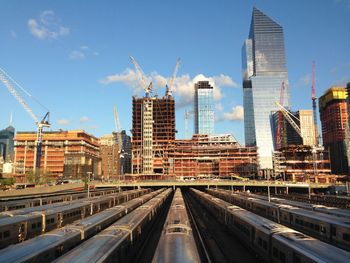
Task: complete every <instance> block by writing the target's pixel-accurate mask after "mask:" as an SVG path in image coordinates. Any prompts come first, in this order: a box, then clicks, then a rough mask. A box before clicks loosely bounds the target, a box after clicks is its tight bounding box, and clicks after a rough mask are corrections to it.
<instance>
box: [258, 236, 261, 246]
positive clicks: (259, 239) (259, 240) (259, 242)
mask: <svg viewBox="0 0 350 263" xmlns="http://www.w3.org/2000/svg"><path fill="white" fill-rule="evenodd" d="M258 244H259V246H262V239H261V238H260V237H259V238H258Z"/></svg>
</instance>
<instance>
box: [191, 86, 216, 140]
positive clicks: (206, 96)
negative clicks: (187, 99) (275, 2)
mask: <svg viewBox="0 0 350 263" xmlns="http://www.w3.org/2000/svg"><path fill="white" fill-rule="evenodd" d="M213 91H214V90H213V87H212V86H211V85H210V84H209V81H198V82H197V83H196V84H195V85H194V133H195V134H213V133H214V94H213Z"/></svg>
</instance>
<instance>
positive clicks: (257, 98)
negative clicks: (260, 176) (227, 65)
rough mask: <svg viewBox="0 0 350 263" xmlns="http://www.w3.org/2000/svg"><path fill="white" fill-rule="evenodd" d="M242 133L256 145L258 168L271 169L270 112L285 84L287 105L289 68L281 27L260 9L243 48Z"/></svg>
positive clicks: (253, 16) (246, 141) (255, 9)
mask: <svg viewBox="0 0 350 263" xmlns="http://www.w3.org/2000/svg"><path fill="white" fill-rule="evenodd" d="M242 66H243V106H244V133H245V143H246V145H247V146H257V147H258V154H259V162H260V169H261V170H262V172H263V173H264V174H265V176H269V174H270V173H271V172H272V168H273V166H272V152H273V150H274V144H273V136H272V128H271V127H272V125H271V124H272V114H271V113H272V112H275V111H277V110H278V108H277V106H276V104H275V102H276V101H280V94H281V88H282V85H284V87H285V89H284V101H283V102H282V105H283V106H285V107H288V101H289V92H288V72H287V66H286V59H285V50H284V37H283V28H282V26H280V25H279V24H278V23H277V22H275V21H274V20H273V19H272V18H270V17H268V16H267V15H265V14H264V13H263V12H261V11H260V10H259V9H257V8H254V9H253V15H252V20H251V25H250V32H249V37H248V39H246V40H245V41H244V45H243V48H242Z"/></svg>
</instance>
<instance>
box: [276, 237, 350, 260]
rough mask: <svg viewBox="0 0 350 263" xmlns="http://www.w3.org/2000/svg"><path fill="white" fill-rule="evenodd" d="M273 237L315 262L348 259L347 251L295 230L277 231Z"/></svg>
mask: <svg viewBox="0 0 350 263" xmlns="http://www.w3.org/2000/svg"><path fill="white" fill-rule="evenodd" d="M274 238H275V239H277V240H278V241H280V242H282V243H285V244H287V245H288V246H290V247H292V248H293V249H294V250H295V251H297V252H299V253H301V254H305V255H307V256H308V257H310V258H312V259H313V260H314V261H315V262H333V263H338V262H339V263H345V262H346V263H347V262H349V259H350V253H349V252H347V251H345V250H343V249H340V248H337V247H335V246H332V245H329V244H327V243H324V242H322V241H320V240H318V239H315V238H313V237H309V236H306V235H304V234H302V233H300V232H297V231H290V232H284V233H278V234H275V235H274Z"/></svg>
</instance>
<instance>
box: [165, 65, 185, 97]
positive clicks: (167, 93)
mask: <svg viewBox="0 0 350 263" xmlns="http://www.w3.org/2000/svg"><path fill="white" fill-rule="evenodd" d="M180 63H181V60H180V58H178V59H177V61H176V65H175V69H174V73H173V75H172V77H171V78H170V79H169V82H168V84H166V85H165V88H166V91H165V96H166V97H171V96H172V93H173V84H174V81H175V79H176V74H177V72H178V70H179V67H180Z"/></svg>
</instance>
